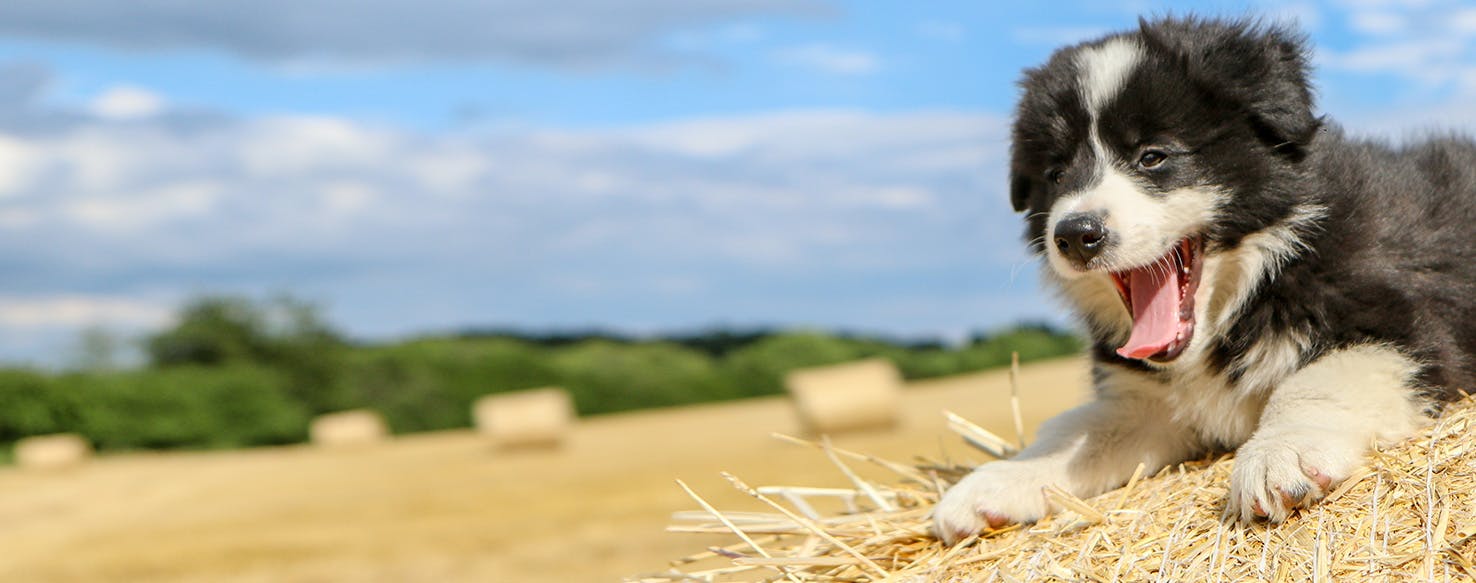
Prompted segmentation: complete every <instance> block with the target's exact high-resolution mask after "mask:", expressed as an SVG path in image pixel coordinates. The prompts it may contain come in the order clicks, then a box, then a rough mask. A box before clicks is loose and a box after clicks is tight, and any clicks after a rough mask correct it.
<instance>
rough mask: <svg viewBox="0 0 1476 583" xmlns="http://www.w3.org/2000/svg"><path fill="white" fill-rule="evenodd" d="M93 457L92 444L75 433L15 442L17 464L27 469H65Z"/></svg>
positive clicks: (41, 436) (27, 438)
mask: <svg viewBox="0 0 1476 583" xmlns="http://www.w3.org/2000/svg"><path fill="white" fill-rule="evenodd" d="M91 457H92V443H91V442H89V441H87V438H85V437H82V436H81V435H77V434H75V433H57V434H54V435H37V436H34V437H26V438H23V439H21V440H20V441H17V442H15V464H16V465H17V466H20V467H22V468H25V469H37V470H52V469H57V468H65V467H70V466H75V465H80V464H81V463H83V462H85V461H87V460H88V459H90V458H91Z"/></svg>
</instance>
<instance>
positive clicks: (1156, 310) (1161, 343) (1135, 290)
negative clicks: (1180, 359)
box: [1117, 263, 1179, 358]
mask: <svg viewBox="0 0 1476 583" xmlns="http://www.w3.org/2000/svg"><path fill="white" fill-rule="evenodd" d="M1128 289H1129V290H1131V293H1132V300H1133V333H1132V336H1131V337H1129V338H1128V341H1127V344H1124V345H1122V348H1119V349H1117V353H1118V354H1121V355H1122V356H1124V357H1127V358H1147V357H1149V356H1153V355H1155V354H1158V353H1160V352H1163V350H1164V349H1165V348H1168V345H1169V344H1170V343H1172V342H1173V341H1174V337H1175V336H1177V335H1178V333H1179V270H1178V269H1177V268H1175V266H1174V265H1173V264H1172V263H1169V264H1167V265H1165V264H1164V263H1155V264H1153V265H1149V266H1147V267H1141V268H1138V269H1134V270H1132V271H1131V272H1128Z"/></svg>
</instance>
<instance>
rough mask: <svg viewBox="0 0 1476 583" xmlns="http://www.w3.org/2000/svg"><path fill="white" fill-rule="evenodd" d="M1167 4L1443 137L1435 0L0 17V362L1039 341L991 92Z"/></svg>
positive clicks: (1469, 79)
mask: <svg viewBox="0 0 1476 583" xmlns="http://www.w3.org/2000/svg"><path fill="white" fill-rule="evenodd" d="M1169 8H1172V10H1174V11H1176V12H1178V13H1182V12H1185V11H1191V10H1192V11H1195V12H1198V13H1201V14H1229V15H1246V14H1250V15H1258V16H1261V17H1264V18H1268V19H1273V20H1292V21H1296V22H1298V23H1300V25H1301V26H1302V27H1303V28H1304V29H1306V30H1307V32H1308V33H1309V34H1310V36H1311V38H1312V40H1313V42H1314V44H1315V46H1316V48H1317V52H1316V56H1315V59H1314V60H1315V62H1316V64H1317V69H1318V70H1317V72H1316V79H1317V83H1318V85H1319V88H1320V91H1319V95H1320V102H1321V106H1322V109H1323V111H1324V112H1326V113H1329V114H1331V115H1332V117H1333V118H1334V119H1336V120H1338V121H1339V122H1341V123H1342V124H1343V125H1345V126H1348V127H1349V128H1350V129H1352V130H1354V131H1355V132H1357V133H1362V134H1368V135H1376V136H1387V137H1389V138H1392V139H1402V138H1404V137H1407V136H1409V135H1412V134H1413V133H1414V130H1417V129H1419V128H1431V127H1437V126H1439V127H1457V128H1470V127H1472V125H1473V123H1472V122H1473V121H1476V115H1473V114H1472V110H1473V109H1476V108H1472V107H1468V106H1467V105H1466V104H1468V103H1476V101H1472V99H1471V98H1472V97H1476V7H1472V6H1465V5H1461V4H1458V3H1451V2H1439V1H1437V0H1428V1H1412V2H1380V1H1364V0H1352V1H1346V2H1318V3H1310V2H1309V3H1295V2H1292V3H1288V2H1276V3H1269V2H1268V3H1261V4H1257V3H1251V4H1243V3H1227V2H1199V3H1192V2H1191V3H1184V2H1175V3H1171V4H1170V3H1166V2H1123V3H1118V4H1112V3H1100V2H1081V3H1073V2H1064V3H984V2H964V1H958V2H932V3H899V2H881V1H877V2H844V3H843V2H826V1H823V0H796V1H788V2H786V1H778V0H710V1H705V2H694V1H689V0H627V1H625V2H607V1H603V0H565V1H563V2H543V1H535V0H488V1H481V2H475V1H470V0H422V1H420V2H415V3H409V2H398V3H393V2H383V1H377V0H370V1H365V0H295V1H291V0H254V1H251V2H246V1H245V0H218V1H214V2H182V1H178V0H140V1H137V2H128V3H118V2H111V1H105V0H69V1H67V2H49V1H41V0H18V1H13V2H6V3H5V4H4V5H0V268H3V269H4V273H5V277H3V278H0V360H3V361H12V362H17V361H19V362H38V363H44V364H59V363H64V362H65V361H66V359H67V358H69V356H68V355H69V353H70V351H71V350H73V348H74V346H75V338H76V334H77V332H78V330H80V329H82V328H85V327H88V326H103V327H105V328H108V329H112V330H116V331H118V332H120V333H125V334H136V333H140V332H143V331H147V330H149V329H153V328H156V327H158V326H162V325H166V324H167V323H168V321H169V317H170V313H171V311H172V309H173V308H174V307H175V306H177V305H178V303H179V302H180V301H181V300H182V299H184V298H188V297H191V296H193V295H196V294H200V293H209V292H225V293H244V294H253V295H264V294H271V293H279V292H288V293H293V294H296V295H298V296H301V297H304V298H307V299H310V300H313V301H316V302H319V303H321V304H322V305H324V306H325V308H326V309H327V312H328V315H329V317H330V318H331V319H332V320H333V321H334V322H335V323H336V324H337V325H339V326H340V327H342V328H344V329H345V330H346V331H348V332H349V333H351V334H352V335H354V336H356V337H360V338H366V339H385V338H393V337H398V336H403V335H408V334H415V333H423V332H433V331H438V330H449V329H458V328H465V327H491V326H516V327H524V328H532V329H542V328H580V327H588V326H598V327H606V328H613V329H618V330H627V331H632V332H655V331H664V330H689V329H694V328H700V327H705V326H711V325H734V326H754V325H793V326H816V327H825V328H844V329H850V330H859V331H871V332H881V333H888V334H896V335H904V336H942V337H945V338H959V337H962V336H963V335H964V334H966V333H968V332H969V331H971V330H976V329H987V328H992V327H997V326H1001V325H1006V324H1009V323H1012V322H1017V321H1020V320H1049V321H1057V322H1060V321H1062V318H1061V316H1060V315H1059V313H1060V310H1059V308H1058V307H1057V306H1055V305H1054V304H1053V302H1052V300H1051V299H1050V298H1049V297H1048V296H1047V295H1046V294H1045V293H1044V292H1042V291H1041V290H1040V289H1039V287H1038V286H1037V284H1036V279H1035V270H1036V266H1035V265H1034V264H1033V262H1031V261H1030V260H1029V259H1028V258H1027V257H1026V256H1025V255H1024V254H1023V253H1022V252H1021V249H1020V247H1021V245H1020V244H1019V242H1018V237H1017V234H1018V232H1019V227H1018V221H1017V218H1016V217H1015V216H1013V215H1012V214H1011V213H1009V211H1008V207H1007V205H1006V204H1005V197H1004V193H1003V188H1002V187H1003V183H1004V175H1003V172H1004V170H1003V158H1004V155H1005V152H1006V149H1007V146H1008V145H1007V143H1006V135H1007V127H1008V121H1009V118H1008V116H1009V113H1010V108H1011V105H1012V103H1013V100H1014V99H1015V96H1016V90H1015V87H1014V81H1015V79H1016V78H1017V77H1018V75H1019V71H1020V69H1021V68H1022V67H1027V66H1032V65H1035V64H1038V63H1040V62H1041V61H1043V60H1044V59H1045V58H1046V57H1047V56H1048V55H1049V54H1050V51H1052V50H1053V49H1054V48H1056V47H1058V46H1060V45H1062V44H1065V43H1070V42H1075V41H1079V40H1084V39H1086V38H1090V37H1093V36H1096V35H1099V34H1102V33H1104V32H1107V31H1111V30H1116V29H1122V28H1127V27H1132V26H1135V23H1136V19H1137V16H1138V15H1140V14H1154V13H1162V12H1163V11H1165V10H1167V9H1169Z"/></svg>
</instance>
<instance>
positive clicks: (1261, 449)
mask: <svg viewBox="0 0 1476 583" xmlns="http://www.w3.org/2000/svg"><path fill="white" fill-rule="evenodd" d="M1341 437H1342V436H1340V435H1329V434H1328V432H1327V431H1326V430H1312V429H1290V430H1283V431H1277V432H1273V433H1270V434H1268V435H1264V436H1262V435H1257V436H1255V437H1253V438H1251V440H1250V441H1248V442H1246V443H1245V445H1242V446H1240V449H1239V450H1237V451H1236V452H1235V466H1234V468H1232V469H1231V472H1230V499H1229V501H1228V504H1227V506H1226V509H1225V511H1226V513H1227V514H1228V515H1230V516H1235V517H1238V518H1239V519H1240V520H1241V521H1243V522H1250V521H1252V520H1255V519H1256V518H1265V519H1268V520H1270V521H1271V522H1281V521H1283V520H1286V519H1287V517H1288V516H1291V512H1292V510H1295V509H1297V508H1305V507H1307V506H1310V505H1311V504H1313V503H1315V502H1317V501H1318V500H1321V499H1322V497H1323V496H1326V495H1327V493H1328V492H1330V491H1332V488H1333V486H1336V485H1337V484H1338V483H1339V482H1342V481H1343V479H1345V478H1347V477H1348V475H1349V474H1350V473H1351V472H1352V471H1353V469H1354V468H1355V467H1357V465H1358V463H1359V461H1360V460H1361V458H1362V456H1363V451H1362V450H1361V449H1358V448H1355V447H1350V446H1348V445H1340V444H1341V443H1342V442H1344V441H1345V440H1343V439H1340V438H1341Z"/></svg>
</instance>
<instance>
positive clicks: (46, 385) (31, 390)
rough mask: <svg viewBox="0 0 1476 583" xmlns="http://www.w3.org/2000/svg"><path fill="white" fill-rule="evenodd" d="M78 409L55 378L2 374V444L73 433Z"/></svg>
mask: <svg viewBox="0 0 1476 583" xmlns="http://www.w3.org/2000/svg"><path fill="white" fill-rule="evenodd" d="M77 405H78V404H77V403H75V402H74V400H73V399H72V398H71V396H70V395H68V394H66V393H64V392H62V391H61V390H60V389H59V388H58V384H57V382H56V379H55V378H53V377H50V376H47V375H45V374H42V373H40V372H36V371H31V370H21V369H8V370H0V443H9V442H12V441H15V440H17V439H20V438H22V437H27V436H30V435H45V434H47V433H59V432H63V431H70V430H72V428H73V427H75V426H76V422H77Z"/></svg>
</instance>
